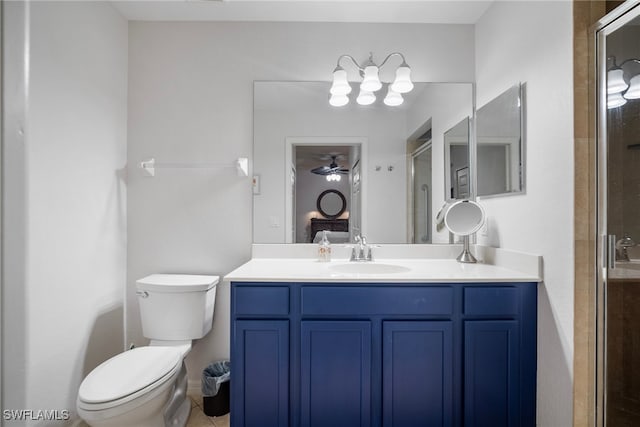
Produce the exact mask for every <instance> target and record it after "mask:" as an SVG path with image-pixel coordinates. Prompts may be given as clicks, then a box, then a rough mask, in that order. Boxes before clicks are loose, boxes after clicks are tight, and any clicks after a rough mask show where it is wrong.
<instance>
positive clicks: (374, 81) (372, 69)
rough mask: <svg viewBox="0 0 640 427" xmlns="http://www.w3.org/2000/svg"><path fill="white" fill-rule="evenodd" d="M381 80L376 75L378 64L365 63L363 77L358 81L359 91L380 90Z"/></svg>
mask: <svg viewBox="0 0 640 427" xmlns="http://www.w3.org/2000/svg"><path fill="white" fill-rule="evenodd" d="M381 87H382V82H381V81H380V77H378V66H376V65H367V66H366V67H365V69H364V77H363V79H362V83H360V91H367V92H375V91H377V90H380V88H381Z"/></svg>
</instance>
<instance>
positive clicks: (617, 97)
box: [607, 92, 627, 108]
mask: <svg viewBox="0 0 640 427" xmlns="http://www.w3.org/2000/svg"><path fill="white" fill-rule="evenodd" d="M626 103H627V100H626V99H624V98H623V97H622V94H621V93H620V92H617V93H610V94H609V95H607V108H616V107H621V106H623V105H624V104H626Z"/></svg>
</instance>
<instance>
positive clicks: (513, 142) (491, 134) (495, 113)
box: [476, 84, 524, 196]
mask: <svg viewBox="0 0 640 427" xmlns="http://www.w3.org/2000/svg"><path fill="white" fill-rule="evenodd" d="M523 93H524V91H523V90H522V89H521V85H520V84H518V85H515V86H512V87H511V88H509V89H508V90H507V91H505V92H504V93H502V94H501V95H499V96H498V97H496V98H494V99H493V100H491V101H490V102H488V103H487V104H485V105H484V106H483V107H482V108H479V109H478V112H477V114H476V141H477V142H476V144H477V145H476V164H477V175H478V177H477V180H478V191H477V195H478V196H493V195H499V194H512V193H519V192H522V191H524V182H523V181H524V179H523V177H524V162H523V151H524V149H523V145H524V144H523V139H522V106H523V104H524V102H523V100H524V98H523V96H522V95H523Z"/></svg>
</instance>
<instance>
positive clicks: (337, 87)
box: [329, 66, 351, 95]
mask: <svg viewBox="0 0 640 427" xmlns="http://www.w3.org/2000/svg"><path fill="white" fill-rule="evenodd" d="M329 92H330V93H331V95H348V94H349V93H351V85H350V84H349V81H348V80H347V71H346V70H345V69H344V68H342V67H340V66H338V67H336V69H335V70H334V71H333V84H332V85H331V89H330V90H329Z"/></svg>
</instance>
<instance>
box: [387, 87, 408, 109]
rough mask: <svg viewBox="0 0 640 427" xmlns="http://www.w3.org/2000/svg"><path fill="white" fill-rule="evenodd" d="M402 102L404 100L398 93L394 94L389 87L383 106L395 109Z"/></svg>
mask: <svg viewBox="0 0 640 427" xmlns="http://www.w3.org/2000/svg"><path fill="white" fill-rule="evenodd" d="M403 102H404V98H402V95H400V94H399V93H398V92H395V91H394V90H393V89H392V88H391V87H389V91H388V92H387V96H385V97H384V103H385V105H388V106H389V107H397V106H398V105H401V104H402V103H403Z"/></svg>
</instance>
